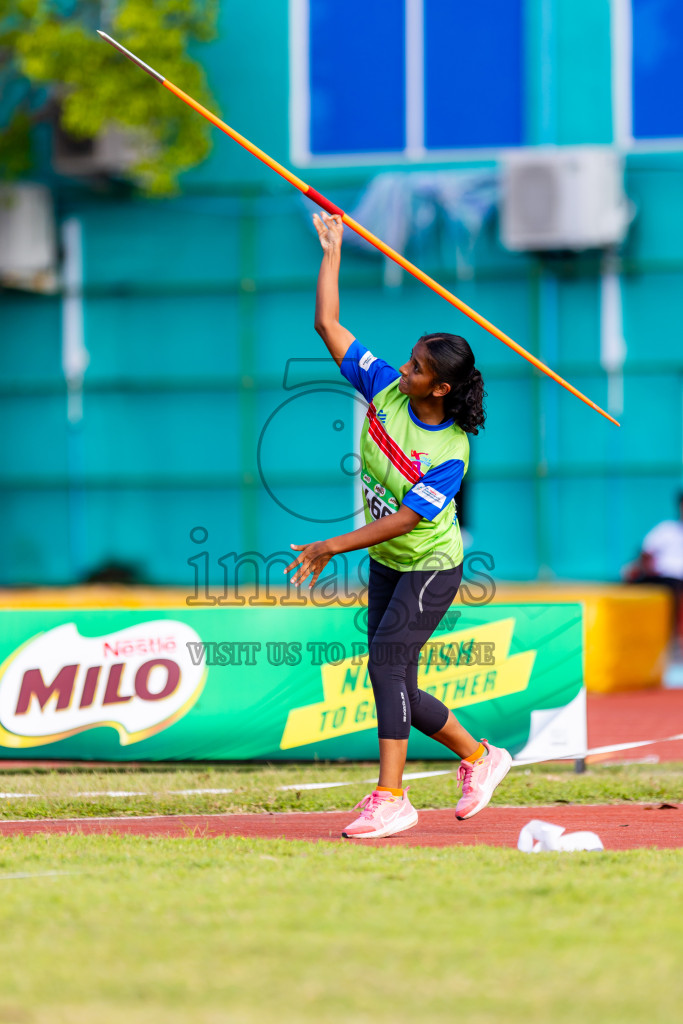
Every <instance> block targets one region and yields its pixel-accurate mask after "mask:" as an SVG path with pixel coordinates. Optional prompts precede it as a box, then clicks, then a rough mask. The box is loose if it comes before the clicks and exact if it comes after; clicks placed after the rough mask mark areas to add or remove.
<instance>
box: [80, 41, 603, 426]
mask: <svg viewBox="0 0 683 1024" xmlns="http://www.w3.org/2000/svg"><path fill="white" fill-rule="evenodd" d="M98 35H100V36H101V38H102V39H104V40H105V41H106V42H107V43H110V44H111V45H112V46H114V47H115V48H116V49H117V50H119V51H120V52H121V53H122V54H123V55H124V56H125V57H128V59H129V60H131V61H132V62H133V63H134V64H137V66H138V67H139V68H142V70H143V71H146V72H147V74H149V75H151V76H152V78H154V79H156V81H157V82H159V83H160V84H161V85H163V86H164V87H165V88H166V89H168V90H169V92H172V93H173V95H174V96H177V97H178V99H180V100H182V101H183V103H186V104H187V105H188V106H189V107H191V108H192V109H193V110H196V111H197V113H198V114H201V115H202V117H205V118H206V120H207V121H210V122H211V124H213V125H215V126H216V128H220V130H221V131H222V132H225V134H226V135H229V136H230V138H231V139H233V140H234V141H235V142H237V143H238V144H239V145H240V146H242V147H243V148H244V149H246V150H247V152H249V153H251V154H252V156H255V157H256V158H257V159H258V160H260V161H261V162H262V163H264V164H266V166H267V167H270V169H271V170H273V171H275V172H276V174H279V175H280V176H281V177H282V178H284V179H285V181H288V182H289V183H290V185H293V186H294V188H297V189H298V190H299V191H300V192H302V193H303V194H304V195H305V196H307V197H308V198H309V199H312V200H313V202H314V203H317V204H318V206H320V207H322V209H323V210H326V211H327V212H328V213H331V214H337V215H338V216H340V217H341V218H342V220H343V221H344V223H345V224H346V225H348V227H350V228H351V229H352V230H353V231H355V232H356V233H357V234H359V235H360V236H361V237H362V238H364V239H365V240H366V242H369V243H370V244H371V245H374V246H375V248H376V249H379V251H380V252H381V253H384V255H385V256H388V257H389V259H392V260H393V261H394V262H395V263H398V265H399V267H403V269H404V270H407V271H408V273H409V274H412V275H413V277H414V278H416V279H417V280H418V281H421V282H422V284H425V285H426V286H427V287H428V288H431V290H432V291H433V292H435V293H436V294H437V295H440V296H441V298H442V299H445V300H446V302H449V303H450V304H451V305H452V306H455V308H456V309H459V310H460V312H461V313H464V314H465V316H468V317H469V318H470V320H473V321H474V322H475V323H476V324H479V326H480V327H483V328H484V330H485V331H488V332H489V334H492V335H493V337H494V338H498V340H499V341H502V342H503V344H504V345H507V346H508V348H511V349H512V350H513V352H516V353H517V354H518V355H520V356H522V358H523V359H526V360H527V362H529V363H531V365H532V366H535V367H536V369H537V370H540V371H541V372H542V373H545V374H546V376H548V377H550V379H551V380H554V381H556V382H557V383H558V384H560V385H561V386H562V387H563V388H565V389H566V390H567V391H569V393H570V394H572V395H574V396H575V397H576V398H579V399H580V400H581V401H582V402H585V404H586V405H587V406H589V407H590V408H591V409H594V410H595V411H596V412H599V413H600V415H601V416H604V417H605V419H607V420H609V421H610V422H611V423H614V424H616V426H617V427H618V426H620V424H619V422H618V420H615V419H614V417H613V416H610V414H609V413H607V412H605V410H604V409H601V408H600V406H599V405H596V403H595V402H593V401H591V399H590V398H586V396H585V395H584V394H583V393H582V392H581V391H579V390H578V388H575V387H574V385H573V384H570V383H569V382H568V381H566V380H565V379H564V377H560V375H559V373H555V371H554V370H551V369H550V367H549V366H546V364H545V363H543V362H541V360H540V359H537V358H536V356H534V355H532V354H531V352H527V350H526V349H525V348H523V347H522V346H521V345H520V344H519V343H518V342H516V341H513V340H512V338H510V337H509V336H508V335H507V334H505V333H504V332H503V331H501V330H500V328H498V327H496V326H495V325H494V324H492V323H491V322H490V321H489V320H487V319H486V318H485V317H483V316H481V314H480V313H477V312H476V310H474V309H472V308H471V307H470V306H468V305H467V303H465V302H463V301H462V299H459V298H458V297H457V296H456V295H453V293H452V292H449V291H448V289H446V288H444V287H443V285H440V284H439V283H438V281H435V280H434V278H432V277H430V276H429V275H428V274H425V273H424V271H423V270H420V268H419V267H416V266H415V265H414V264H413V263H411V262H410V261H409V260H407V259H406V258H405V257H404V256H401V254H400V253H398V252H396V250H395V249H392V248H391V246H389V245H387V244H386V242H383V241H382V240H381V239H380V238H377V237H376V235H373V234H372V232H371V231H368V230H367V228H364V227H363V225H362V224H359V223H358V221H356V220H354V219H353V217H351V216H349V214H347V213H344V211H343V210H342V209H341V207H339V206H337V205H336V204H335V203H333V202H331V201H330V200H329V199H327V198H326V197H325V196H324V195H322V194H321V193H320V192H318V191H317V189H314V188H311V186H310V185H307V184H306V182H305V181H302V180H301V178H298V177H297V176H296V174H292V172H291V171H290V170H288V169H287V168H286V167H284V166H283V165H282V164H280V163H278V161H277V160H273V158H272V157H271V156H268V154H267V153H264V151H263V150H262V149H259V147H258V146H255V145H254V143H253V142H250V141H249V139H246V138H245V137H244V135H240V133H239V132H236V131H235V129H234V128H231V127H230V125H228V124H226V123H225V121H222V120H221V119H220V117H217V116H216V115H215V114H212V113H211V111H210V110H207V108H206V107H204V106H202V104H201V103H198V102H197V100H195V99H193V98H192V96H189V95H188V94H187V93H186V92H183V90H182V89H179V88H178V86H177V85H174V84H173V82H169V80H168V79H167V78H164V76H163V75H161V74H159V72H158V71H155V70H154V68H151V67H150V66H149V64H145V62H144V61H143V60H140V58H139V57H136V56H135V54H134V53H131V51H130V50H127V49H126V48H125V46H121V44H120V43H117V42H116V40H115V39H112V37H111V36H109V35H107V33H106V32H100V31H99V29H98Z"/></svg>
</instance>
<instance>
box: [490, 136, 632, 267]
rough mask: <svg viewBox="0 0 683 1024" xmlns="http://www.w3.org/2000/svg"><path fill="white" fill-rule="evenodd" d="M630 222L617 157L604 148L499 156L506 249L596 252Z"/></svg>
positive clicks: (614, 239)
mask: <svg viewBox="0 0 683 1024" xmlns="http://www.w3.org/2000/svg"><path fill="white" fill-rule="evenodd" d="M631 218H632V209H631V204H630V203H629V201H628V199H627V197H626V194H625V192H624V170H623V164H622V161H621V158H620V157H619V155H618V154H617V153H616V152H615V151H614V150H613V149H610V148H609V147H607V146H604V147H603V146H581V147H561V148H553V149H540V148H539V149H524V150H517V151H511V152H509V153H506V154H505V157H504V158H503V190H502V210H501V238H502V242H503V245H505V246H506V247H507V248H508V249H514V250H518V251H529V250H542V249H555V250H561V249H573V250H576V251H579V250H582V249H599V248H604V247H606V246H610V245H615V244H616V243H618V242H621V241H623V239H624V237H625V235H626V232H627V230H628V226H629V223H630V221H631Z"/></svg>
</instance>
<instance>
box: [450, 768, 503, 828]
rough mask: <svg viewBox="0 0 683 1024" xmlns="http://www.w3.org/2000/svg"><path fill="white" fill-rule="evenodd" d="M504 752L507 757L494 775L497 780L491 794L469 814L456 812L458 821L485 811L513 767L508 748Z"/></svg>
mask: <svg viewBox="0 0 683 1024" xmlns="http://www.w3.org/2000/svg"><path fill="white" fill-rule="evenodd" d="M504 754H505V757H504V758H503V760H502V761H501V763H500V767H499V768H498V770H497V771H496V772H495V773H494V775H493V779H494V780H495V781H494V783H493V786H492V787H491V792H490V793H489V795H488V796H487V797H486V798H485V799H482V800H480V801H479V803H478V804H477V805H476V807H474V808H473V810H471V811H468V813H467V814H456V818H457V819H458V821H465V819H466V818H471V817H472V816H473V815H475V814H478V813H479V811H483V810H484V808H485V807H486V806H487V805H488V802H489V800H490V799H491V797H492V796H493V794H494V792H495V790H496V789H497V787H498V786H499V785H500V784H501V782H502V781H503V779H504V778H505V776H506V775H507V773H508V772H509V771H510V768H511V767H512V757H511V756H510V754H508V752H507V750H505V751H504Z"/></svg>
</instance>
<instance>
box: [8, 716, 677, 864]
mask: <svg viewBox="0 0 683 1024" xmlns="http://www.w3.org/2000/svg"><path fill="white" fill-rule="evenodd" d="M678 740H683V732H679V733H676V735H675V736H662V737H659V738H658V739H650V740H635V741H633V742H631V743H610V744H607V745H606V746H602V747H591V749H590V750H586V751H584V752H583V753H576V754H565V755H563V756H562V757H560V758H557V760H559V761H575V760H577V759H579V758H584V757H591V756H592V755H594V754H614V753H617V752H618V751H620V750H634V749H636V748H637V747H649V746H652V745H653V744H654V743H675V742H676V741H678ZM550 760H553V761H554V760H556V759H555V758H543V760H540V761H539V760H529V761H525V760H522V761H518V760H513V762H512V767H513V768H526V767H528V766H529V765H530V764H544V763H545V762H546V761H550ZM456 771H457V767H456V768H446V769H440V770H439V771H434V772H406V774H405V775H404V776H403V778H404V779H408V780H411V779H430V778H434V777H435V776H437V775H453V774H454V773H455V772H456ZM374 782H375V780H374V779H350V780H347V781H345V782H298V783H294V785H290V786H278V787H277V791H278V792H280V793H282V792H287V791H289V790H298V791H300V792H303V791H304V790H314V789H336V788H337V787H338V786H357V785H361V784H363V785H370V784H371V783H374ZM234 792H235V791H234V789H168V790H164V791H163V792H162V793H144V792H138V791H137V790H125V789H118V790H117V789H112V790H105V791H104V792H96V791H86V792H83V793H72V794H66V795H65V797H64V798H65V799H70V800H71V799H75V798H77V797H83V796H88V797H93V796H113V797H128V796H149V797H153V796H204V795H216V794H220V795H223V794H225V793H234ZM39 796H40V794H39V793H0V800H24V799H37V798H38V797H39ZM153 817H156V815H153ZM60 820H61V819H60ZM65 820H68V819H65ZM77 820H80V819H77ZM88 820H90V821H92V820H93V819H92V818H90V819H88ZM0 877H1V876H0Z"/></svg>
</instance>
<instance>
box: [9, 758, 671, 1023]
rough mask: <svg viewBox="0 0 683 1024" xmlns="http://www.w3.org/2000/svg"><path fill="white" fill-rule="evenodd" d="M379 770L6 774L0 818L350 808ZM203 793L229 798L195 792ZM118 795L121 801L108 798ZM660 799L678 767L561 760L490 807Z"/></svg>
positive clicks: (525, 775)
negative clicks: (579, 764) (578, 764)
mask: <svg viewBox="0 0 683 1024" xmlns="http://www.w3.org/2000/svg"><path fill="white" fill-rule="evenodd" d="M453 767H454V762H453V761H450V762H442V763H438V762H429V763H427V764H424V763H417V762H413V763H411V764H410V766H409V770H410V771H411V772H419V771H437V770H439V769H445V768H450V769H453ZM376 773H377V766H376V765H375V764H366V765H338V764H320V765H277V766H270V767H269V766H264V765H245V766H217V767H197V768H187V767H180V768H173V767H168V768H160V767H150V768H144V769H139V768H131V769H127V768H125V767H123V766H122V767H120V768H111V769H107V770H103V771H91V770H89V769H85V768H68V769H61V770H51V771H46V770H41V769H29V770H22V771H11V770H8V771H3V772H2V774H1V775H0V792H1V795H0V816H2V817H4V818H45V817H88V816H91V815H102V814H188V813H197V814H211V813H219V812H227V811H233V812H238V811H239V812H243V811H288V810H297V811H329V810H344V809H346V808H350V807H352V806H353V804H354V803H356V802H357V801H358V800H360V798H361V797H362V796H364V795H365V793H367V792H368V790H369V789H370V788H371V785H369V784H368V780H376V778H377V774H376ZM324 782H348V783H351V784H350V785H345V786H339V787H335V788H332V789H320V790H305V789H297V788H293V789H282V788H281V787H285V786H294V787H296V785H297V783H324ZM201 790H228V791H229V792H197V791H201ZM111 793H115V794H117V795H113V796H112V795H107V794H111ZM458 793H459V790H458V789H457V788H456V784H455V774H452V775H441V776H437V777H435V778H427V779H416V780H415V781H414V782H412V783H411V791H410V795H411V799H412V801H413V803H414V804H415V806H416V807H418V808H426V807H451V806H453V805H454V804H455V803H456V801H457V799H458ZM15 794H16V795H15ZM29 794H30V795H29ZM131 794H132V795H131ZM656 800H672V801H683V773H681V771H680V768H679V767H677V765H676V764H661V765H660V764H657V765H630V766H623V767H619V766H614V767H607V766H597V767H591V768H590V769H589V770H588V771H587V772H586V773H585V774H584V775H576V774H575V773H574V771H573V766H572V765H571V764H562V763H557V764H553V765H552V766H548V765H535V766H533V767H531V768H513V769H512V771H511V772H510V774H509V775H508V776H507V778H506V779H505V781H504V782H503V784H502V785H501V786H500V787H499V789H498V790H497V792H496V794H495V795H494V798H493V803H494V804H496V803H498V804H516V805H524V804H552V803H554V802H557V801H559V802H569V803H610V802H616V801H644V802H647V801H656ZM1 1020H2V1019H1V1018H0V1024H1Z"/></svg>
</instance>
